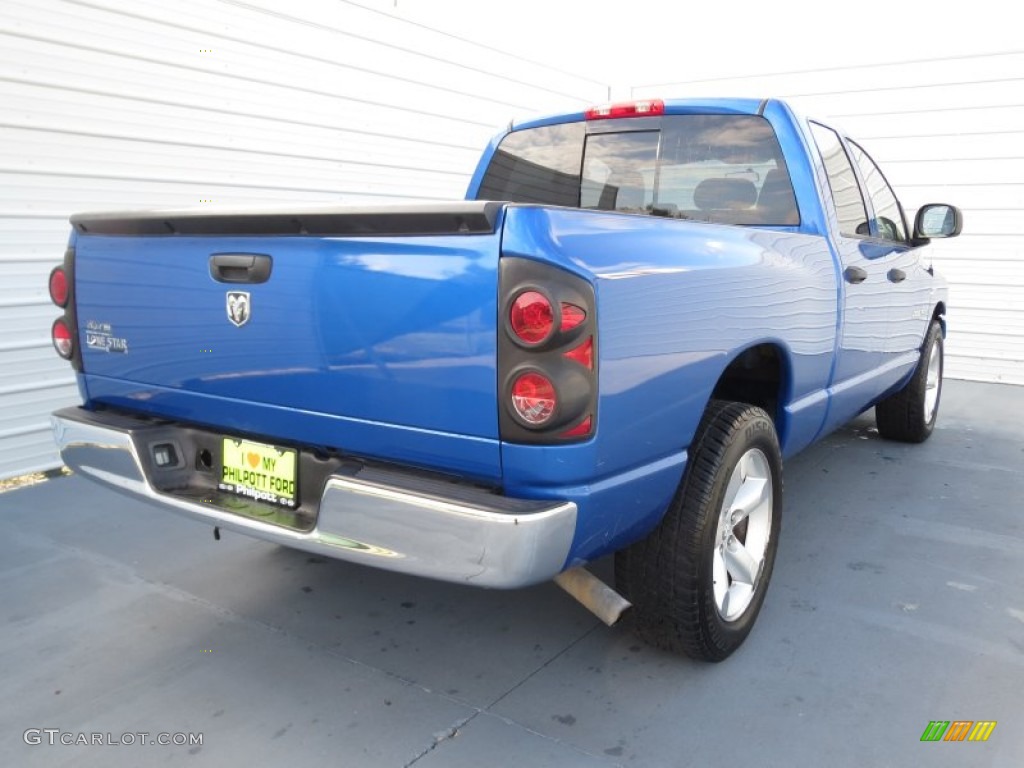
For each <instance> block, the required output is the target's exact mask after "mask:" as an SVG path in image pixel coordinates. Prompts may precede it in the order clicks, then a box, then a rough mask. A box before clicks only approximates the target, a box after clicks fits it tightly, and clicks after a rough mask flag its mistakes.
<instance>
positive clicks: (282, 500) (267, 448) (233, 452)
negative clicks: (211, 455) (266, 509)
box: [219, 437, 298, 508]
mask: <svg viewBox="0 0 1024 768" xmlns="http://www.w3.org/2000/svg"><path fill="white" fill-rule="evenodd" d="M221 459H222V461H221V466H222V469H221V477H220V484H219V487H220V489H221V490H222V491H228V492H230V493H236V494H238V495H239V496H245V497H247V498H250V499H253V500H255V501H262V502H266V503H268V504H277V505H279V506H282V507H289V508H294V507H296V506H298V501H297V499H298V494H297V493H296V482H295V480H296V478H295V466H296V461H297V452H296V451H294V450H292V449H290V448H278V447H276V446H273V445H266V444H265V443H254V442H253V441H251V440H233V439H232V438H229V437H225V438H224V445H223V450H222V455H221Z"/></svg>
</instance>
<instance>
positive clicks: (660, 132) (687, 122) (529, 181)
mask: <svg viewBox="0 0 1024 768" xmlns="http://www.w3.org/2000/svg"><path fill="white" fill-rule="evenodd" d="M637 123H638V127H643V126H644V125H651V122H650V121H637ZM658 125H659V127H657V128H656V129H654V130H629V131H614V132H607V131H604V132H600V133H596V132H595V133H591V134H589V135H588V134H587V132H586V128H587V125H586V123H567V124H562V125H552V126H544V127H540V128H529V129H526V130H523V131H516V132H514V133H511V134H509V135H508V136H506V137H505V139H504V140H503V141H502V142H501V144H500V145H499V147H498V149H497V151H496V152H495V155H494V158H493V159H492V161H491V164H490V166H489V167H488V169H487V172H486V174H485V175H484V179H483V182H482V183H481V186H480V191H479V192H478V193H477V198H478V199H481V200H509V201H512V202H519V203H540V204H544V205H562V206H571V207H580V208H591V209H597V210H604V211H621V212H624V213H640V214H648V215H657V216H668V217H672V218H680V219H696V220H700V221H710V222H716V223H721V224H750V225H767V226H773V225H779V226H782V225H795V224H799V223H800V216H799V213H798V212H797V206H796V199H795V197H794V195H793V184H792V181H791V180H790V177H789V171H788V170H787V169H786V164H785V161H784V160H783V158H782V150H781V148H780V147H779V142H778V139H777V138H776V136H775V132H774V131H773V130H772V127H771V125H770V124H769V123H768V121H767V120H765V119H764V118H762V117H759V116H756V115H672V116H667V117H664V118H661V120H660V121H659V122H658Z"/></svg>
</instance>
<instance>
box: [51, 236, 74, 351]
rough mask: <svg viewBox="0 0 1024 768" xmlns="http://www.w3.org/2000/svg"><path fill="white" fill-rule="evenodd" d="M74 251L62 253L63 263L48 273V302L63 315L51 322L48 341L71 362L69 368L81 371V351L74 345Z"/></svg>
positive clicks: (70, 249) (70, 248) (69, 250)
mask: <svg viewBox="0 0 1024 768" xmlns="http://www.w3.org/2000/svg"><path fill="white" fill-rule="evenodd" d="M74 278H75V249H74V248H73V247H69V248H68V249H67V250H66V251H65V252H64V263H63V264H62V265H60V266H57V267H54V268H53V269H52V270H51V271H50V280H49V290H50V301H52V302H53V303H54V304H56V305H57V306H58V307H59V308H61V309H63V310H64V314H63V315H61V316H60V317H58V318H57V319H56V320H54V321H53V325H52V326H51V327H50V340H51V341H52V342H53V348H54V349H55V350H57V354H58V355H60V356H61V357H63V358H64V359H65V360H70V361H71V367H72V368H74V369H75V370H76V371H81V370H82V351H81V349H80V348H79V345H78V344H77V343H76V339H77V338H78V319H77V313H76V311H75V289H74V286H75V279H74Z"/></svg>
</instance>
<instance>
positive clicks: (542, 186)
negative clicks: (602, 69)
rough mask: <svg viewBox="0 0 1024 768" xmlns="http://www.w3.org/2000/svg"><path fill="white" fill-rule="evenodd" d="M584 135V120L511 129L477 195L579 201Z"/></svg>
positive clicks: (531, 200) (553, 202)
mask: <svg viewBox="0 0 1024 768" xmlns="http://www.w3.org/2000/svg"><path fill="white" fill-rule="evenodd" d="M585 135H586V126H585V125H584V124H583V123H563V124H561V125H546V126H544V127H542V128H531V129H529V130H525V131H516V132H514V133H510V134H509V135H508V136H506V137H505V138H504V139H503V140H502V142H501V145H500V146H499V147H498V149H497V151H495V153H494V157H492V158H491V162H490V165H488V166H487V173H486V174H485V175H484V179H483V182H481V184H480V191H479V192H478V193H477V199H478V200H510V201H512V202H514V203H541V204H544V205H566V206H574V207H575V206H577V205H579V200H580V157H581V156H582V154H583V139H584V137H585Z"/></svg>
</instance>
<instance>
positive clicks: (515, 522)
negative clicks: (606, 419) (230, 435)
mask: <svg viewBox="0 0 1024 768" xmlns="http://www.w3.org/2000/svg"><path fill="white" fill-rule="evenodd" d="M52 422H53V431H54V438H55V440H56V442H57V446H58V447H59V449H60V452H61V456H62V457H63V459H64V462H65V463H66V464H67V465H68V466H69V467H70V468H71V469H72V470H74V471H75V472H76V473H78V474H80V475H83V476H85V477H88V478H90V479H92V480H95V481H96V482H99V483H101V484H103V485H106V486H107V487H109V488H112V489H114V490H117V491H119V492H121V493H125V494H127V495H129V496H132V497H134V498H137V499H142V500H146V501H149V502H152V503H154V504H156V505H158V506H161V507H164V508H166V509H170V510H172V511H174V512H177V513H179V514H182V515H185V516H187V517H191V518H193V519H195V520H200V521H202V522H205V523H208V524H210V525H215V526H220V527H223V528H225V529H230V530H235V531H238V532H240V533H246V534H249V535H252V536H256V537H258V538H261V539H266V540H267V541H272V542H276V543H278V544H283V545H285V546H290V547H296V548H298V549H303V550H307V551H309V552H315V553H317V554H320V555H324V556H326V557H333V558H337V559H340V560H348V561H351V562H355V563H363V564H365V565H370V566H374V567H377V568H384V569H387V570H392V571H399V572H402V573H409V574H414V575H417V576H426V577H429V578H434V579H441V580H444V581H453V582H462V583H470V584H474V585H477V586H482V587H497V588H515V587H522V586H527V585H530V584H536V583H539V582H543V581H547V580H548V579H550V578H552V577H553V576H555V575H556V574H557V573H559V572H560V571H561V570H562V569H563V567H564V566H565V562H566V558H567V556H568V553H569V548H570V546H571V544H572V539H573V535H574V533H575V530H576V505H575V504H574V503H573V502H570V501H561V500H545V501H536V500H529V499H510V498H508V497H505V496H500V495H498V494H495V493H491V492H488V491H487V490H484V489H480V488H475V487H468V486H463V485H457V484H455V483H449V482H439V481H433V480H425V479H423V478H422V477H421V476H419V475H417V474H414V473H411V472H409V473H407V472H402V471H400V470H394V469H382V468H378V467H370V466H359V467H358V468H357V469H354V470H351V471H348V472H346V473H339V474H331V475H330V476H329V477H328V478H327V480H326V482H325V483H324V488H323V493H322V494H321V496H320V500H319V504H318V505H317V508H316V511H315V519H314V520H313V522H312V527H311V528H310V529H309V530H297V529H296V528H294V527H286V526H283V525H278V524H275V523H270V522H266V521H265V520H260V519H256V518H254V517H253V516H244V515H240V514H238V513H236V512H233V511H232V510H231V509H229V508H226V507H225V506H219V505H218V498H217V494H216V493H212V494H207V495H206V496H204V495H203V494H202V493H198V494H197V493H196V492H195V491H194V490H193V491H186V492H181V493H179V492H176V491H170V490H160V489H158V488H157V487H155V485H154V483H153V481H152V479H151V477H149V476H148V475H147V473H150V474H151V473H152V470H151V469H149V468H148V467H149V462H148V461H144V460H143V458H142V457H143V455H145V452H146V451H147V450H149V447H148V444H149V442H150V441H151V439H156V437H157V436H159V439H160V440H165V439H167V438H166V436H167V435H168V433H169V432H170V433H171V434H173V430H174V429H175V428H174V427H173V426H171V427H169V426H168V425H166V424H154V423H152V422H149V421H146V420H142V419H136V418H133V417H131V416H126V415H123V414H118V413H113V412H106V411H101V412H94V411H86V410H85V409H83V408H65V409H63V410H60V411H57V412H56V413H54V414H53V417H52ZM193 431H194V430H193ZM211 434H212V433H211Z"/></svg>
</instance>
